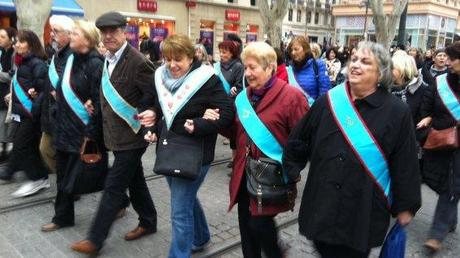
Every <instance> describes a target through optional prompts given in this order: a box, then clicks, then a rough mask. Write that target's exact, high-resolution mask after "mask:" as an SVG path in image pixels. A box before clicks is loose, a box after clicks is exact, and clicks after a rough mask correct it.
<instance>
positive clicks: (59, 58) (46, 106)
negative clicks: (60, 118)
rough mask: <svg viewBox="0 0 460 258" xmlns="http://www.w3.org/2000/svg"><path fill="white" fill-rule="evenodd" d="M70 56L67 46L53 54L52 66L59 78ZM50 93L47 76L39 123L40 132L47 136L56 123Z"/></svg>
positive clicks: (50, 86) (54, 107)
mask: <svg viewBox="0 0 460 258" xmlns="http://www.w3.org/2000/svg"><path fill="white" fill-rule="evenodd" d="M70 54H72V50H71V49H70V47H69V45H67V46H65V47H64V48H62V49H61V50H59V51H58V52H56V53H55V54H54V65H55V67H56V72H57V73H58V75H59V78H62V74H63V73H64V68H65V63H66V62H67V58H68V57H69V55H70ZM48 69H50V68H48ZM51 91H54V88H53V86H52V85H51V82H50V80H49V76H47V80H46V87H45V89H44V90H43V93H44V94H43V102H42V115H41V119H40V122H41V129H42V132H46V133H48V134H52V133H53V131H54V125H55V123H56V121H55V119H56V101H55V100H54V97H53V96H52V95H51Z"/></svg>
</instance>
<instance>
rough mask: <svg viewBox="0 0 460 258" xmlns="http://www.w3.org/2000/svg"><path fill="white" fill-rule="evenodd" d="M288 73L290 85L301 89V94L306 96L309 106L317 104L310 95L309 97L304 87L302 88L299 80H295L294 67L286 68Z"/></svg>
mask: <svg viewBox="0 0 460 258" xmlns="http://www.w3.org/2000/svg"><path fill="white" fill-rule="evenodd" d="M286 71H287V74H288V81H289V85H291V86H294V87H295V88H297V89H299V90H300V92H302V93H303V95H305V98H307V101H308V103H307V104H308V105H309V106H310V107H311V106H312V105H313V102H315V100H314V99H313V98H312V97H310V95H308V93H307V92H306V91H304V90H303V89H302V87H300V85H299V83H298V82H297V79H296V78H295V74H294V69H292V66H286Z"/></svg>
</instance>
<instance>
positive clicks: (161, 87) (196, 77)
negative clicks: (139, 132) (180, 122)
mask: <svg viewBox="0 0 460 258" xmlns="http://www.w3.org/2000/svg"><path fill="white" fill-rule="evenodd" d="M164 69H167V68H166V66H165V65H162V66H160V67H159V68H158V69H157V71H156V72H155V88H156V90H157V94H158V100H159V101H160V106H161V110H162V111H163V116H164V118H165V120H166V126H167V128H168V130H169V128H171V125H172V123H173V121H174V118H175V117H176V115H177V113H179V111H180V110H181V109H182V108H183V107H184V106H185V104H187V102H188V101H189V100H190V99H191V98H192V97H193V95H195V93H196V92H197V91H198V90H199V89H201V86H203V85H204V84H205V83H206V82H207V81H208V80H209V79H210V78H211V76H213V75H214V70H213V69H212V68H211V67H209V66H207V65H201V66H200V67H198V68H197V69H195V70H193V71H192V72H190V73H189V74H188V75H187V77H185V79H184V82H183V83H182V85H181V86H180V87H179V89H177V91H176V92H174V93H171V92H170V91H169V90H168V89H167V88H166V86H165V83H164V81H163V79H162V78H161V75H162V74H163V70H164Z"/></svg>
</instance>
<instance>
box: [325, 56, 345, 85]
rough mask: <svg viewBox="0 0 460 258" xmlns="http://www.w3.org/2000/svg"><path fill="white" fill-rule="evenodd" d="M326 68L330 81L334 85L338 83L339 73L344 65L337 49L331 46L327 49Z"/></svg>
mask: <svg viewBox="0 0 460 258" xmlns="http://www.w3.org/2000/svg"><path fill="white" fill-rule="evenodd" d="M326 68H327V74H328V76H329V81H330V82H331V85H332V87H334V86H335V85H337V84H336V79H337V75H338V74H339V73H340V69H341V68H342V65H341V63H340V60H339V59H337V49H336V48H329V49H328V50H327V51H326Z"/></svg>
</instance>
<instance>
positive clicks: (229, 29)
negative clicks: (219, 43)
mask: <svg viewBox="0 0 460 258" xmlns="http://www.w3.org/2000/svg"><path fill="white" fill-rule="evenodd" d="M239 30H240V25H239V24H238V23H233V22H225V23H224V40H227V39H228V35H229V34H238V32H239Z"/></svg>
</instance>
